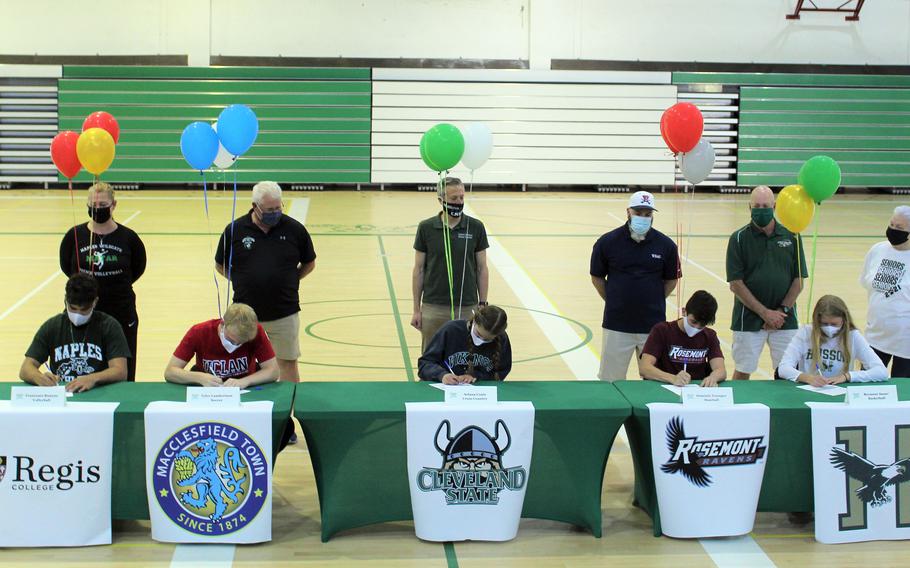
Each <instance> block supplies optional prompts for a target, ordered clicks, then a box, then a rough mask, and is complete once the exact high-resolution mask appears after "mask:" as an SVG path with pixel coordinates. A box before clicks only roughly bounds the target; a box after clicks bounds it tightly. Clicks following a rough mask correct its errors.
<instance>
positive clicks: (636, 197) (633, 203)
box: [629, 191, 657, 211]
mask: <svg viewBox="0 0 910 568" xmlns="http://www.w3.org/2000/svg"><path fill="white" fill-rule="evenodd" d="M629 207H631V208H633V209H638V208H643V209H653V210H654V211H657V208H656V207H654V196H653V195H651V194H650V193H648V192H647V191H636V192H635V193H633V194H632V197H630V198H629Z"/></svg>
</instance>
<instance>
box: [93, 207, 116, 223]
mask: <svg viewBox="0 0 910 568" xmlns="http://www.w3.org/2000/svg"><path fill="white" fill-rule="evenodd" d="M88 216H89V217H91V219H92V221H94V222H96V223H107V222H108V221H110V220H111V208H110V207H92V206H91V205H89V207H88Z"/></svg>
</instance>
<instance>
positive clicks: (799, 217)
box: [774, 184, 815, 233]
mask: <svg viewBox="0 0 910 568" xmlns="http://www.w3.org/2000/svg"><path fill="white" fill-rule="evenodd" d="M774 215H775V217H777V220H778V222H780V224H781V225H783V226H784V227H786V228H788V229H790V231H792V232H794V233H802V232H803V231H805V230H806V227H808V226H809V224H810V223H811V222H812V218H813V217H814V216H815V201H814V200H813V199H812V198H811V197H809V194H808V193H807V192H806V188H804V187H803V186H801V185H796V184H793V185H788V186H787V187H785V188H783V189H782V190H780V193H779V194H778V195H777V206H776V207H775V208H774Z"/></svg>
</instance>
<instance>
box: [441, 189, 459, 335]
mask: <svg viewBox="0 0 910 568" xmlns="http://www.w3.org/2000/svg"><path fill="white" fill-rule="evenodd" d="M438 188H439V189H438V192H439V193H438V194H439V195H442V203H443V206H442V240H443V249H444V250H445V257H446V273H447V275H448V277H449V315H450V316H451V319H455V282H454V280H455V276H454V275H453V274H452V241H451V239H452V231H451V229H450V228H449V210H448V208H447V207H446V206H445V204H446V199H445V195H446V193H445V173H444V172H443V171H440V172H439V186H438Z"/></svg>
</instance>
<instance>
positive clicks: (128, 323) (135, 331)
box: [98, 304, 139, 382]
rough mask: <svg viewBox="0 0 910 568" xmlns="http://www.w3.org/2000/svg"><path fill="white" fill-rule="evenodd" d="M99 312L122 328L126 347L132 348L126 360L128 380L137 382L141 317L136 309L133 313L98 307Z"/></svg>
mask: <svg viewBox="0 0 910 568" xmlns="http://www.w3.org/2000/svg"><path fill="white" fill-rule="evenodd" d="M98 310H99V311H102V312H104V313H106V314H107V315H109V316H111V317H112V318H114V319H115V320H117V322H118V323H119V324H120V327H122V328H123V335H125V336H126V345H127V347H129V348H130V355H131V356H130V358H129V359H127V360H126V369H127V373H126V380H128V381H131V382H132V381H135V380H136V348H137V345H138V343H139V315H138V314H137V313H136V312H135V307H134V309H133V310H132V311H114V310H111V311H108V310H105V309H103V308H101V307H100V304H99V307H98Z"/></svg>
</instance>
